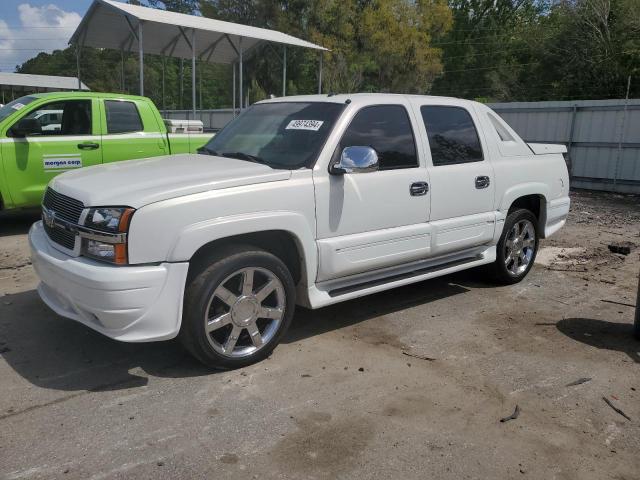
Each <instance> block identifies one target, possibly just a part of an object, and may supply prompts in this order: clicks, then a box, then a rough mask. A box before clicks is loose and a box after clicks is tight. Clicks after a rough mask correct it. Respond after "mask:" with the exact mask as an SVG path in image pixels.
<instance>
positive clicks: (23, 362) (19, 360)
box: [0, 277, 468, 391]
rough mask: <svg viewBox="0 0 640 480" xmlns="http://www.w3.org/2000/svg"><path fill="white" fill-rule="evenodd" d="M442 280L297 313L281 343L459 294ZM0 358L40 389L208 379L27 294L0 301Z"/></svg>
mask: <svg viewBox="0 0 640 480" xmlns="http://www.w3.org/2000/svg"><path fill="white" fill-rule="evenodd" d="M448 278H449V277H443V278H441V279H436V280H430V281H428V282H422V283H419V284H414V285H410V286H407V287H402V288H398V289H395V290H392V291H388V292H384V293H380V294H377V295H372V296H369V297H366V298H362V299H357V300H352V301H349V302H344V303H341V304H339V305H335V306H332V307H327V308H324V309H321V310H316V311H310V310H306V309H302V308H301V309H299V310H297V313H296V316H295V318H294V321H293V324H292V326H291V329H290V330H289V333H288V334H287V336H286V337H285V339H284V343H290V342H296V341H299V340H302V339H305V338H310V337H313V336H316V335H321V334H323V333H325V332H328V331H331V330H336V329H340V328H343V327H345V326H348V325H354V324H357V323H360V322H365V321H366V320H368V319H370V318H372V317H377V316H380V315H386V314H393V313H394V312H398V311H400V310H403V309H406V308H410V307H412V306H415V305H419V304H424V303H428V302H430V301H433V300H437V299H442V298H446V297H450V296H453V295H457V294H460V293H464V292H466V291H468V289H466V288H464V287H460V286H457V285H453V284H451V283H450V279H449V280H448ZM0 354H1V355H2V357H3V358H4V360H5V361H6V363H7V364H8V365H9V366H10V367H11V368H12V369H13V370H14V371H15V372H17V373H18V374H19V375H20V376H21V377H23V378H24V379H26V380H27V381H29V382H30V383H32V384H33V385H36V386H38V387H41V388H46V389H52V390H63V391H108V390H121V389H130V388H135V387H143V386H145V385H147V384H148V382H149V377H161V378H188V377H197V376H205V375H215V374H216V373H218V372H216V371H212V370H210V369H207V368H206V367H204V366H202V365H201V364H200V363H199V362H198V361H196V360H195V359H193V358H192V357H191V356H190V355H189V354H188V353H187V352H186V351H185V350H184V349H183V348H182V347H181V345H180V344H179V343H178V342H177V341H166V342H156V343H138V344H131V343H122V342H118V341H115V340H111V339H109V338H107V337H104V336H103V335H101V334H99V333H97V332H94V331H93V330H91V329H89V328H87V327H85V326H83V325H81V324H79V323H76V322H74V321H72V320H68V319H65V318H62V317H59V316H57V315H56V314H55V313H53V312H51V311H50V310H49V309H48V308H47V307H46V306H45V305H44V304H43V303H42V302H41V300H40V298H39V297H38V294H37V292H36V291H35V290H30V291H27V292H22V293H19V294H15V295H6V296H4V297H2V303H0Z"/></svg>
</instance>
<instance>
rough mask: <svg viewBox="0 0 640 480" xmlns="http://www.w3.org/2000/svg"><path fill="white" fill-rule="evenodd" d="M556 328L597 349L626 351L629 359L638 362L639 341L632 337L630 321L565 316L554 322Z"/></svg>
mask: <svg viewBox="0 0 640 480" xmlns="http://www.w3.org/2000/svg"><path fill="white" fill-rule="evenodd" d="M556 328H557V329H558V330H559V331H560V332H562V333H563V334H565V335H566V336H567V337H569V338H572V339H573V340H576V341H578V342H581V343H584V344H586V345H589V346H591V347H595V348H599V349H604V350H613V351H616V352H623V353H626V354H627V355H628V356H629V358H631V360H633V361H634V362H636V363H640V342H639V341H638V340H636V339H635V338H634V336H633V325H632V324H630V323H616V322H608V321H606V320H595V319H592V318H565V319H562V320H560V321H559V322H558V323H557V324H556Z"/></svg>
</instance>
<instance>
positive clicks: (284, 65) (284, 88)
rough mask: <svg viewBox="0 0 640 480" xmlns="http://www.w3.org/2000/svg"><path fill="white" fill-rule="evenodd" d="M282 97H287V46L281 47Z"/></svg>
mask: <svg viewBox="0 0 640 480" xmlns="http://www.w3.org/2000/svg"><path fill="white" fill-rule="evenodd" d="M282 96H283V97H286V96H287V46H286V45H284V46H283V47H282Z"/></svg>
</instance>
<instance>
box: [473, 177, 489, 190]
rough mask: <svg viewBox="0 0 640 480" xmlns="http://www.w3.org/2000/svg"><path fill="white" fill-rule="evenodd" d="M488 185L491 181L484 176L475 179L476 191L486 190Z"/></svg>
mask: <svg viewBox="0 0 640 480" xmlns="http://www.w3.org/2000/svg"><path fill="white" fill-rule="evenodd" d="M489 185H491V179H490V178H489V177H487V176H486V175H481V176H479V177H476V188H477V189H482V188H487V187H488V186H489Z"/></svg>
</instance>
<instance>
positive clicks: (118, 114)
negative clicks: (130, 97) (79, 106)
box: [104, 100, 144, 133]
mask: <svg viewBox="0 0 640 480" xmlns="http://www.w3.org/2000/svg"><path fill="white" fill-rule="evenodd" d="M104 107H105V111H106V114H107V133H127V132H141V131H142V130H144V128H143V127H142V120H141V119H140V114H139V113H138V108H137V107H136V104H135V103H133V102H123V101H119V100H105V102H104Z"/></svg>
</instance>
